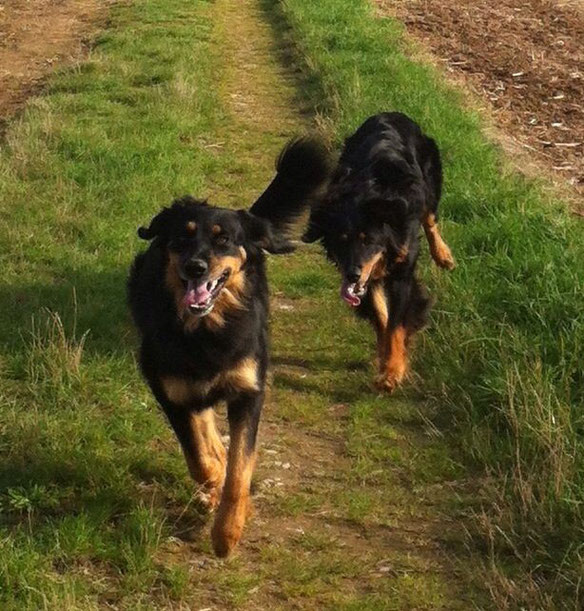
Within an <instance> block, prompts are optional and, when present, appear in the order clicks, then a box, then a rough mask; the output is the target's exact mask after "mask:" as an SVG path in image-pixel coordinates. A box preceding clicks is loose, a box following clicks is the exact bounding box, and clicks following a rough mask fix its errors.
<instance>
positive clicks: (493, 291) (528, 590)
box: [265, 0, 584, 608]
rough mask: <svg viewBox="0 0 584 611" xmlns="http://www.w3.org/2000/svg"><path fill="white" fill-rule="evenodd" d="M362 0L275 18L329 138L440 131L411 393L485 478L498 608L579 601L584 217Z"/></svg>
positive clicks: (326, 3)
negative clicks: (438, 265) (434, 255)
mask: <svg viewBox="0 0 584 611" xmlns="http://www.w3.org/2000/svg"><path fill="white" fill-rule="evenodd" d="M372 4H373V3H369V2H367V1H365V0H362V1H359V2H350V3H348V2H345V1H343V0H323V1H322V2H312V1H311V0H284V2H282V5H281V6H282V9H281V12H280V14H281V16H283V17H284V19H285V20H286V21H287V24H288V27H289V32H288V35H289V37H290V39H291V41H292V42H293V43H294V44H295V45H296V48H297V50H298V51H299V52H300V53H302V54H304V56H305V59H306V75H307V78H306V85H307V91H311V92H312V99H313V102H314V105H315V107H316V108H317V109H318V110H319V111H320V112H321V113H322V115H323V116H324V117H325V120H327V122H328V124H329V125H330V127H331V129H332V131H333V133H334V135H335V139H336V142H337V143H338V144H340V142H341V140H342V138H343V137H344V136H346V135H347V134H348V133H350V132H351V131H352V130H354V129H355V128H356V126H358V125H359V124H360V123H361V122H362V120H363V119H364V118H366V117H367V116H368V115H371V114H373V113H376V112H379V111H383V110H400V111H403V112H405V113H407V114H409V115H410V116H412V117H413V118H414V119H416V120H417V121H418V122H419V123H420V124H421V125H422V127H423V129H424V130H425V131H427V132H428V133H429V134H431V135H432V136H433V137H434V138H435V139H436V140H437V142H438V144H439V146H440V148H441V150H442V153H443V159H444V165H445V174H446V176H445V178H446V182H445V188H444V198H443V201H442V205H441V210H442V218H443V227H444V232H445V235H446V239H447V240H448V242H449V243H450V244H451V246H452V247H453V249H454V254H455V256H456V258H457V261H458V268H457V269H456V271H454V272H453V273H451V274H445V273H442V272H439V271H438V270H435V269H434V268H432V267H431V266H427V267H426V271H425V273H424V275H425V277H426V279H427V281H428V283H429V285H430V287H431V289H432V293H433V294H434V295H435V296H436V297H437V300H438V302H437V305H436V307H435V308H434V313H433V317H432V328H431V331H430V332H428V333H426V334H425V335H424V339H423V340H422V342H421V345H420V349H419V350H418V352H417V358H416V363H415V369H416V371H418V372H419V373H420V389H421V391H422V392H423V393H424V395H425V396H426V397H427V398H428V399H429V400H430V402H431V404H432V405H433V406H434V407H435V412H436V414H435V416H436V419H437V421H438V422H439V423H440V424H441V426H442V428H443V429H444V430H446V431H450V432H451V433H452V434H453V435H454V436H456V437H458V439H459V440H460V443H461V445H462V447H463V448H464V449H465V451H466V454H467V456H468V458H469V459H470V461H471V464H474V465H476V467H477V473H478V475H484V476H485V478H484V480H483V482H484V487H483V488H484V489H483V494H486V499H485V504H484V513H481V515H479V516H477V517H478V518H479V520H478V521H477V524H478V525H479V526H480V530H481V533H482V535H484V537H485V539H486V543H487V544H488V548H487V549H490V550H491V554H492V560H493V562H494V564H495V565H496V569H495V573H496V574H495V575H494V578H495V581H496V582H497V583H496V585H495V589H496V590H498V594H495V596H497V598H496V602H497V604H498V605H505V604H521V603H523V604H527V605H528V606H529V605H544V606H545V608H550V606H551V605H553V604H558V605H559V606H562V605H564V604H574V605H576V606H578V602H577V601H578V596H579V595H578V592H579V589H580V588H579V584H580V582H581V578H582V570H583V556H582V545H583V544H584V528H583V518H584V515H583V510H582V507H583V502H584V451H583V450H584V438H583V433H582V431H583V424H584V422H583V418H584V401H583V399H584V373H583V372H584V367H583V365H582V363H583V362H584V310H583V308H582V295H583V289H584V264H583V263H582V262H583V261H584V240H583V233H584V229H583V226H582V221H581V220H580V219H577V218H574V217H572V216H571V215H570V213H569V208H568V206H566V205H565V204H564V203H563V202H561V201H558V200H557V199H556V197H555V196H554V195H553V194H552V193H550V191H549V189H546V188H544V187H545V186H544V185H542V184H537V183H536V182H535V181H533V180H528V179H526V178H524V177H523V176H521V175H519V174H518V173H517V172H513V171H510V170H509V168H508V166H507V165H506V164H505V162H504V160H503V155H502V153H501V151H500V150H498V149H497V147H496V146H495V145H493V144H492V143H491V142H489V141H488V140H487V139H486V138H485V136H484V135H483V133H482V131H481V121H480V119H479V117H477V116H476V114H474V113H473V112H471V111H469V110H467V109H463V108H462V99H461V97H460V96H459V95H457V94H456V92H454V91H452V90H451V89H449V88H448V87H447V86H445V85H444V83H443V81H442V79H441V77H440V76H439V75H438V74H437V72H436V71H435V70H434V69H432V68H431V67H428V66H424V65H419V64H416V63H413V62H412V61H410V60H409V59H407V55H408V48H407V43H406V42H405V40H404V36H403V28H402V27H401V25H400V24H397V23H396V22H394V21H393V20H389V19H380V18H376V17H375V16H374V11H373V6H372ZM265 5H266V6H271V5H272V3H271V2H265ZM518 569H519V570H518ZM499 596H500V598H498V597H499ZM510 601H511V602H510ZM553 601H555V603H554V602H553Z"/></svg>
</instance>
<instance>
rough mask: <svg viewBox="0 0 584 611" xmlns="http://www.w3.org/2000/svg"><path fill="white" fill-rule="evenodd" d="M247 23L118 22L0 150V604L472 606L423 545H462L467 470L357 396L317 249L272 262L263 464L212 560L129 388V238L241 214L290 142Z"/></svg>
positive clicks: (393, 412)
mask: <svg viewBox="0 0 584 611" xmlns="http://www.w3.org/2000/svg"><path fill="white" fill-rule="evenodd" d="M259 6H260V3H256V2H255V1H254V0H242V1H241V2H238V3H233V2H228V1H227V0H220V1H216V2H207V1H205V0H198V1H197V0H195V1H192V0H191V1H186V0H136V1H135V2H133V3H124V4H121V5H118V6H117V8H114V9H113V10H112V15H111V22H110V26H109V28H108V31H107V32H105V33H104V34H103V35H102V36H101V37H100V38H99V40H98V41H97V43H96V45H95V47H94V49H93V51H92V53H91V55H90V57H89V60H88V61H87V62H85V63H83V64H81V65H79V66H78V67H77V68H75V69H72V70H67V71H64V72H62V73H60V74H57V75H55V76H54V77H53V78H51V80H50V81H49V83H48V91H47V92H46V95H44V96H43V97H39V98H36V99H34V100H32V101H31V103H30V105H29V107H28V108H27V110H26V112H25V113H24V115H23V116H22V117H21V118H20V119H19V120H18V121H15V122H14V123H13V124H12V125H11V126H10V128H9V129H8V132H7V137H6V141H5V142H3V143H2V149H1V151H0V202H1V204H0V206H1V209H2V215H1V216H0V236H1V241H2V251H1V252H0V257H1V263H2V269H3V282H2V287H1V292H0V298H1V299H2V304H1V305H2V307H1V308H0V343H1V345H2V352H1V354H2V356H1V359H0V372H1V379H0V401H1V405H0V426H1V430H2V436H1V443H2V445H1V448H0V452H1V457H2V468H1V469H0V504H1V510H2V522H1V525H0V528H1V531H0V534H1V538H0V551H1V552H2V553H1V554H0V607H2V609H19V610H20V609H35V610H36V609H40V608H48V609H52V608H66V609H92V608H104V607H107V606H111V607H114V608H121V609H152V608H180V607H181V605H182V607H186V608H205V607H212V608H218V609H223V608H246V607H248V608H307V609H312V608H323V609H325V608H331V609H379V608H387V609H413V608H416V609H436V608H461V609H467V608H469V606H470V604H471V603H470V602H469V600H470V599H471V598H472V595H471V592H470V590H469V589H468V588H466V587H463V586H462V584H463V578H462V577H461V571H460V570H457V571H454V572H453V571H452V568H453V567H452V566H451V565H450V564H448V565H443V560H444V558H443V555H442V554H441V553H440V552H439V550H438V547H439V545H438V542H439V541H440V540H441V539H444V538H447V539H451V543H454V544H457V542H458V534H457V532H456V530H455V529H452V535H450V534H449V533H448V532H447V529H446V528H445V526H444V520H443V517H442V516H441V515H440V513H439V511H438V509H437V508H438V503H442V500H441V499H440V498H439V497H440V496H441V492H440V491H441V490H442V484H443V482H447V481H449V480H451V479H455V478H456V477H458V475H459V474H460V468H459V466H458V465H457V464H456V462H455V461H454V460H453V459H452V457H451V455H450V453H449V451H448V448H447V447H446V446H445V444H444V443H443V442H441V441H440V440H439V439H436V438H434V439H428V438H426V437H423V436H420V439H417V440H416V439H415V435H417V433H414V431H419V430H421V426H420V424H421V420H420V416H419V414H418V412H417V408H416V404H415V403H412V402H410V401H407V400H403V399H397V400H392V401H391V402H390V401H388V400H387V398H385V397H377V396H376V395H375V394H373V393H372V392H371V390H370V385H369V381H370V379H371V375H372V371H371V370H370V369H369V364H368V361H369V359H370V353H371V351H372V343H373V340H372V334H371V332H370V330H369V329H367V328H366V327H365V326H364V325H363V324H362V323H358V322H357V321H356V320H355V319H354V318H353V317H351V315H350V314H351V313H350V312H348V311H347V310H346V308H344V307H343V306H342V304H341V303H340V300H338V298H337V286H338V279H337V277H336V275H335V273H334V271H333V270H332V269H331V268H330V266H328V264H326V263H325V262H324V260H323V258H322V256H321V255H320V253H318V252H317V250H316V249H306V250H304V251H301V252H299V253H298V255H297V256H295V257H289V258H280V259H276V258H273V259H270V261H269V268H270V276H271V279H272V284H271V290H272V292H273V296H274V302H275V308H274V312H275V314H274V317H273V318H274V320H273V344H274V345H273V352H274V356H275V359H274V361H275V363H274V374H273V378H274V380H273V385H272V386H273V388H272V394H271V399H270V400H269V402H268V405H267V409H266V414H265V418H264V423H265V424H264V429H263V434H262V448H265V449H266V450H268V449H269V450H270V452H271V453H270V454H268V453H267V451H266V453H265V454H263V455H262V456H261V458H260V461H259V466H258V484H257V488H258V497H259V498H258V502H257V505H258V515H257V516H256V517H255V518H252V519H251V520H250V522H249V525H248V528H247V530H246V533H245V535H244V539H243V542H242V546H241V548H240V553H239V554H238V555H236V557H235V558H234V559H233V560H231V561H229V562H228V563H219V562H217V561H215V560H214V559H213V558H212V556H211V554H210V549H209V544H208V535H207V534H205V533H203V535H201V534H200V531H201V529H203V528H204V526H205V520H206V517H205V516H204V515H202V514H201V513H200V508H199V507H198V505H197V503H196V502H195V500H194V497H193V485H192V483H191V481H190V480H189V478H188V475H187V471H186V468H185V465H184V461H183V458H182V456H181V454H180V451H179V449H178V447H177V443H176V441H175V440H174V438H173V436H172V434H171V432H170V430H169V428H168V426H167V425H166V423H165V422H164V419H163V418H162V416H161V414H160V413H159V411H158V410H157V408H156V406H155V404H154V401H153V400H152V398H151V396H150V394H149V392H148V390H147V389H146V387H145V385H144V384H143V382H142V381H141V380H140V378H139V376H138V373H137V370H136V366H135V362H134V357H133V348H134V346H135V343H136V342H135V338H134V336H133V332H132V330H131V325H130V321H129V317H128V314H127V311H126V306H125V278H126V274H127V268H128V265H129V263H130V261H131V259H132V257H133V254H134V253H135V252H136V251H137V250H138V249H139V248H141V247H143V245H142V244H140V243H139V240H138V239H137V238H136V237H135V229H136V227H137V226H138V225H140V224H142V223H144V221H146V220H148V219H149V218H150V216H151V215H152V213H153V212H154V211H156V210H158V208H159V207H160V206H161V205H163V204H166V203H168V202H169V201H170V200H171V199H172V197H174V196H178V195H182V194H184V193H187V192H190V193H193V194H196V195H202V196H204V195H206V194H207V193H211V195H212V200H211V201H212V202H215V203H223V202H229V203H230V204H232V205H234V206H247V205H249V204H250V203H251V200H252V199H253V197H254V196H255V195H256V194H257V193H259V192H260V191H261V189H262V188H263V187H264V186H265V185H266V184H267V181H268V179H269V177H270V176H271V174H272V164H273V160H274V158H275V155H276V154H277V152H278V150H279V148H280V147H281V145H282V144H283V143H284V141H285V139H286V138H287V137H288V136H290V135H292V133H293V132H294V131H302V130H303V129H304V128H305V127H306V124H305V122H304V119H303V118H302V116H301V114H300V113H296V112H292V111H291V109H290V106H292V105H293V104H295V103H296V102H297V104H298V107H299V108H300V109H302V108H303V107H304V106H305V103H303V102H302V99H301V95H300V94H301V92H300V91H298V92H296V91H294V88H293V87H291V86H290V83H287V84H285V83H283V81H282V78H284V76H285V74H283V73H282V72H280V70H281V67H279V66H278V62H277V61H276V60H275V58H274V57H273V56H270V55H269V51H270V50H271V45H272V44H273V43H274V41H272V40H271V38H270V36H269V34H268V33H267V31H268V32H269V29H268V30H267V31H266V27H265V25H263V26H262V24H261V19H260V14H259V13H258V10H259ZM264 8H270V9H271V8H275V5H274V6H270V7H264ZM264 16H265V15H264ZM236 30H237V31H238V36H239V37H240V38H241V39H242V41H241V44H240V43H239V42H237V41H238V40H239V39H238V38H237V37H236V38H235V40H236V43H235V44H234V42H233V39H232V38H231V37H232V36H233V35H234V32H235V31H236ZM250 31H251V32H252V36H251V37H250V36H249V34H248V33H249V32H250ZM255 39H258V40H261V41H263V42H261V44H260V45H259V47H258V49H256V50H254V49H253V45H251V49H248V46H247V45H248V42H249V41H250V40H255ZM240 51H245V52H244V53H243V55H241V56H240V54H239V52H240ZM248 51H249V52H248ZM234 61H235V62H237V64H236V65H237V69H235V70H234V69H233V67H231V68H229V66H228V65H226V64H229V62H234ZM258 67H259V68H258ZM242 74H247V75H248V79H247V81H246V79H245V78H242ZM250 75H253V76H250ZM270 75H272V76H270ZM257 87H260V89H261V93H260V95H259V96H255V101H254V96H253V95H251V97H250V93H249V91H248V90H249V89H253V90H254V91H255V88H257ZM296 94H298V99H297V100H295V99H294V98H295V96H296ZM262 96H264V99H262ZM270 105H271V106H270ZM247 199H249V200H250V201H247ZM418 442H419V443H418ZM282 464H288V465H289V466H290V468H289V469H288V470H284V469H283V467H282ZM287 473H288V474H289V476H288V479H286V474H287ZM275 477H277V478H278V479H277V481H278V483H282V484H283V486H282V487H278V486H275V485H273V484H274V481H276V480H275V479H274V478H275ZM268 481H271V482H272V484H271V486H272V487H270V486H268V484H267V482H268ZM446 490H448V489H446ZM455 549H458V550H460V547H457V548H455ZM462 558H464V556H461V560H462ZM460 592H462V593H460Z"/></svg>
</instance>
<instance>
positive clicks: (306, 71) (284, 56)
mask: <svg viewBox="0 0 584 611" xmlns="http://www.w3.org/2000/svg"><path fill="white" fill-rule="evenodd" d="M259 6H260V10H261V11H262V17H263V19H265V21H266V22H267V23H269V24H270V26H271V41H270V42H271V44H270V46H271V51H272V54H273V55H274V56H275V57H277V58H278V60H279V62H280V64H281V65H282V66H283V67H284V68H285V69H286V73H287V75H288V77H289V78H290V79H291V80H292V82H293V84H294V87H295V90H296V94H295V96H294V105H295V108H296V109H297V112H299V113H300V114H302V115H305V116H307V117H309V118H311V119H313V118H314V117H315V116H318V115H319V114H320V115H330V114H331V113H332V111H333V110H334V109H333V106H332V104H331V101H330V97H329V96H327V95H325V93H324V91H323V86H322V81H321V78H320V75H319V74H318V73H317V72H315V71H314V70H313V69H311V67H310V66H309V65H308V64H306V63H305V62H302V65H301V66H299V60H300V59H301V58H302V57H303V54H302V51H301V50H299V49H298V46H297V43H296V41H295V38H294V36H293V32H292V30H291V28H290V25H289V23H288V20H287V19H286V17H285V15H284V14H283V12H282V9H281V7H280V3H279V2H278V1H277V0H260V2H259ZM311 100H318V102H314V103H312V102H311Z"/></svg>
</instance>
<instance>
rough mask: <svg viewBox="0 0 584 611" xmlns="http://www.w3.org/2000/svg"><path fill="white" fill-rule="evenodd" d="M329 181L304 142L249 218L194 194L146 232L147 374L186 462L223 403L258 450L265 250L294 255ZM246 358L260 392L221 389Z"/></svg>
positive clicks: (138, 306)
mask: <svg viewBox="0 0 584 611" xmlns="http://www.w3.org/2000/svg"><path fill="white" fill-rule="evenodd" d="M326 176H327V168H326V157H325V155H324V154H323V153H322V152H321V151H320V150H319V148H318V146H317V145H316V144H314V143H313V142H312V141H308V140H296V141H294V142H292V143H291V144H289V145H288V147H287V148H286V149H284V151H283V152H282V154H281V156H280V158H279V160H278V164H277V174H276V176H275V178H274V179H273V181H272V183H271V184H270V185H269V186H268V188H267V189H266V191H265V192H264V193H263V194H262V196H261V197H260V198H259V199H258V201H257V202H256V203H255V204H254V205H253V206H252V207H251V209H250V210H249V212H248V211H245V210H228V209H224V208H216V207H213V206H210V205H208V204H207V203H206V202H204V201H200V200H196V199H193V198H192V197H188V196H187V197H183V198H181V199H179V200H176V201H175V202H174V203H173V204H172V205H171V206H170V207H169V208H164V209H162V210H161V211H160V212H159V213H158V214H157V215H156V216H155V217H154V218H153V219H152V220H151V222H150V224H149V226H148V227H141V228H140V229H139V230H138V234H139V236H140V237H141V238H143V239H146V240H151V243H150V246H149V248H148V249H147V250H146V251H145V252H144V253H142V254H139V255H138V256H137V257H136V259H135V261H134V264H133V265H132V268H131V271H130V276H129V280H128V300H129V305H130V309H131V312H132V316H133V319H134V322H135V324H136V327H137V328H138V331H139V334H140V339H141V345H140V356H139V363H140V368H141V370H142V373H143V375H144V377H145V379H146V381H147V382H148V384H149V386H150V388H151V390H152V392H153V394H154V396H155V397H156V399H157V401H158V403H159V404H160V405H161V407H162V409H163V410H164V412H165V414H166V416H167V417H168V420H169V422H170V424H171V425H172V427H173V429H174V431H175V433H176V435H177V437H178V439H179V441H180V443H181V445H182V447H183V450H184V452H185V455H186V456H187V460H188V459H189V457H191V458H193V457H195V458H196V457H197V456H198V452H200V448H197V447H194V445H195V444H194V441H193V435H192V433H191V431H190V428H189V427H190V424H189V418H190V416H189V414H191V413H197V412H202V411H204V410H206V409H207V408H210V407H212V406H213V405H214V404H216V403H217V402H218V401H220V400H226V401H227V404H228V418H229V423H230V428H231V429H233V430H235V429H236V428H237V426H239V425H240V424H241V423H242V422H244V423H245V426H246V431H247V433H246V435H247V443H246V452H247V453H248V454H249V453H252V452H253V449H254V446H255V440H256V432H257V426H258V421H259V417H260V412H261V409H262V404H263V397H264V386H265V380H266V371H267V368H268V286H267V279H266V271H265V255H264V250H266V251H268V252H271V253H276V254H278V253H285V252H290V251H291V250H293V247H292V245H291V244H290V242H289V241H288V240H287V239H286V237H285V236H284V235H282V231H283V230H284V229H285V228H286V227H287V225H288V223H289V222H290V221H291V220H293V219H294V218H295V217H296V216H297V215H298V214H299V213H300V212H301V211H302V210H303V208H304V207H305V206H306V205H307V204H308V198H309V197H310V196H311V195H312V194H313V193H314V192H315V191H316V190H317V189H318V188H319V187H320V185H321V184H322V182H323V181H324V179H325V178H326ZM209 287H214V288H209ZM218 311H219V314H218V313H217V312H218ZM246 359H248V360H250V361H251V362H253V363H257V384H256V385H255V386H254V387H250V386H249V385H247V386H246V384H245V381H244V382H241V381H238V379H237V378H236V379H235V381H233V382H230V383H226V382H221V381H220V382H215V381H216V380H220V379H221V376H222V375H224V374H225V373H226V372H230V371H232V370H233V368H236V367H238V364H241V363H242V362H245V360H246ZM168 379H172V380H174V381H175V382H176V380H178V381H179V382H180V383H181V384H183V383H184V384H183V386H181V388H183V387H184V388H187V389H190V390H188V392H186V391H185V392H186V394H187V395H188V396H187V397H186V398H185V397H180V400H179V399H177V398H176V396H174V395H172V396H171V394H172V393H170V391H169V390H168V388H169V387H168V386H165V382H164V381H165V380H168ZM193 389H194V390H193ZM201 389H202V390H201ZM177 396H178V395H177ZM234 427H235V429H234ZM232 442H233V439H232ZM199 483H205V482H204V481H202V482H199ZM219 493H220V491H219ZM226 511H228V510H227V509H226V510H225V511H223V514H225V512H226ZM220 513H221V509H220ZM216 549H217V550H218V553H223V551H224V550H225V546H223V547H222V544H221V543H219V544H218V547H216Z"/></svg>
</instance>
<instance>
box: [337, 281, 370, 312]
mask: <svg viewBox="0 0 584 611" xmlns="http://www.w3.org/2000/svg"><path fill="white" fill-rule="evenodd" d="M366 292H367V284H361V283H360V282H347V281H346V280H343V284H342V285H341V297H342V298H343V299H344V300H345V301H346V302H347V303H348V304H349V305H350V306H351V307H353V308H356V307H357V306H358V305H359V304H360V303H361V297H363V295H365V293H366Z"/></svg>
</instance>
